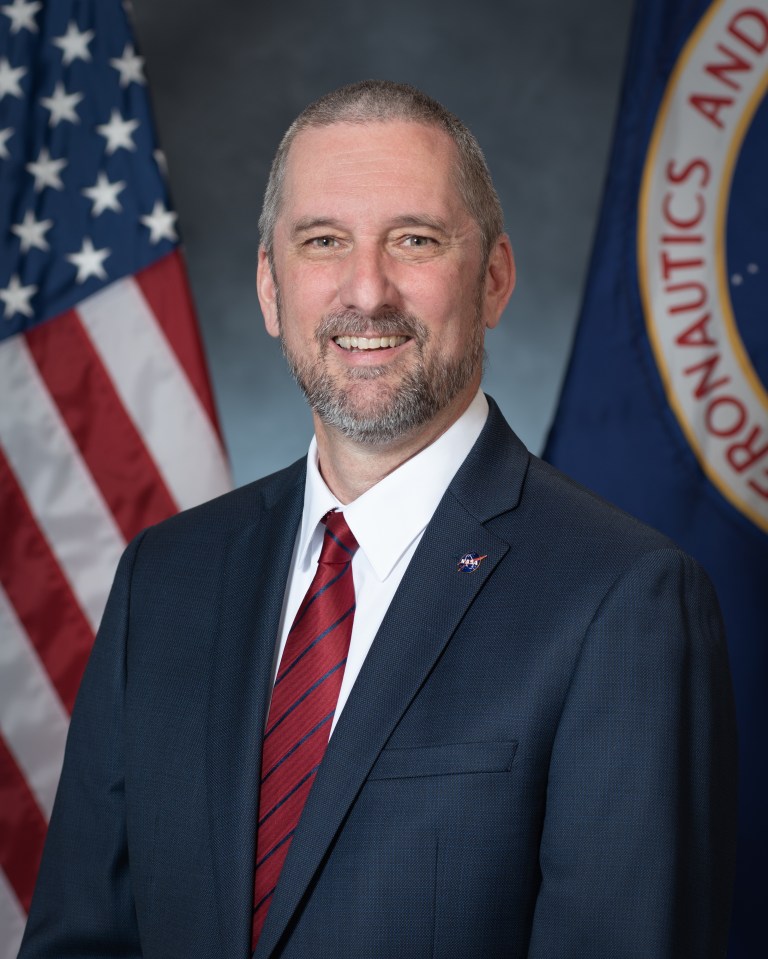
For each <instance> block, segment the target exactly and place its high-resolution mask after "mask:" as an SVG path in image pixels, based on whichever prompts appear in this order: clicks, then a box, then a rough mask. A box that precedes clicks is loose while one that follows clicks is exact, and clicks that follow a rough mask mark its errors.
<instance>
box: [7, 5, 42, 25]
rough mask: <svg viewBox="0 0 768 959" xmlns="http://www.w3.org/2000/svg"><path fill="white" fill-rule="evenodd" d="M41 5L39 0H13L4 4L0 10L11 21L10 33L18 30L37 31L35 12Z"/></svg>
mask: <svg viewBox="0 0 768 959" xmlns="http://www.w3.org/2000/svg"><path fill="white" fill-rule="evenodd" d="M41 7H42V3H41V2H40V0H13V3H8V4H4V5H3V6H2V7H0V10H1V11H2V12H3V13H4V14H5V15H6V17H8V18H9V19H10V21H11V33H18V32H19V30H29V32H30V33H37V23H36V22H35V14H36V13H37V11H38V10H39V9H40V8H41Z"/></svg>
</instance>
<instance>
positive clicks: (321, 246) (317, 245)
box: [307, 236, 339, 250]
mask: <svg viewBox="0 0 768 959" xmlns="http://www.w3.org/2000/svg"><path fill="white" fill-rule="evenodd" d="M338 245H339V241H338V239H337V238H336V237H335V236H313V237H312V238H311V239H309V240H307V246H310V247H312V248H313V249H315V250H332V249H334V247H337V246H338Z"/></svg>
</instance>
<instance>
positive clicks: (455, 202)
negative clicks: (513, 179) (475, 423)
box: [258, 81, 514, 445]
mask: <svg viewBox="0 0 768 959" xmlns="http://www.w3.org/2000/svg"><path fill="white" fill-rule="evenodd" d="M467 158H469V159H467ZM261 222H262V246H261V249H260V253H259V278H258V289H259V297H260V300H261V304H262V309H263V311H264V317H265V321H266V325H267V329H268V331H269V332H270V333H271V334H272V335H274V336H280V339H281V342H282V345H283V350H284V352H285V355H286V357H287V358H288V362H289V365H290V367H291V371H292V373H293V374H294V376H295V377H296V379H297V381H298V382H299V385H300V386H301V387H302V389H303V390H304V392H305V394H306V396H307V398H308V400H309V402H310V405H311V406H312V409H313V412H314V414H315V421H316V430H318V433H319V432H320V431H323V430H330V431H333V432H334V433H338V434H341V435H344V436H346V437H348V438H350V439H352V440H353V441H356V442H359V443H363V444H368V445H383V444H389V443H392V442H396V441H398V440H399V439H401V438H403V437H409V436H411V437H417V438H418V437H419V436H423V437H424V438H425V441H426V442H429V441H430V439H429V436H430V434H431V435H432V438H434V435H437V434H436V429H437V430H442V429H445V428H447V426H448V425H450V423H451V422H453V420H454V419H456V417H457V416H458V415H460V413H461V412H462V410H463V409H464V408H465V407H466V405H467V404H468V403H469V401H470V400H471V398H472V396H473V395H474V393H475V391H476V390H477V388H478V386H479V383H480V377H481V374H482V355H483V337H484V329H485V328H486V327H490V326H495V325H496V323H497V322H498V319H499V317H500V314H501V310H502V309H503V307H504V305H505V303H506V301H507V299H508V297H509V294H510V293H511V290H512V285H513V282H514V266H513V262H512V256H511V250H510V248H509V241H508V240H507V238H506V237H505V236H503V234H502V233H501V229H502V223H501V213H500V208H499V205H498V199H497V198H496V194H495V191H494V190H493V186H492V185H491V182H490V177H489V175H488V171H487V169H486V167H485V162H484V160H483V158H482V154H481V153H480V150H479V147H478V146H477V144H476V142H475V141H474V138H472V137H471V134H469V132H468V131H467V130H466V128H464V127H463V125H462V124H460V122H459V121H458V120H456V119H455V118H453V117H452V116H451V115H450V114H448V113H447V111H445V110H443V108H442V107H440V106H439V105H438V104H436V103H435V102H434V101H432V100H430V99H429V98H427V97H425V96H424V95H423V94H421V93H419V92H418V91H416V90H413V89H412V88H410V87H402V86H399V85H395V84H388V83H383V82H379V81H375V82H374V81H368V82H366V83H363V84H356V85H355V86H353V87H351V88H344V89H343V90H341V91H337V92H336V93H335V94H330V95H329V96H327V97H324V98H323V99H322V100H321V101H318V103H317V104H314V105H312V106H310V107H309V108H308V109H307V110H306V111H305V112H304V113H303V114H302V115H301V117H299V119H298V120H297V121H296V122H295V123H294V124H293V126H292V127H291V128H290V130H289V131H288V133H287V134H286V137H285V138H284V140H283V143H282V144H281V147H280V151H279V152H278V155H277V157H276V159H275V164H274V167H273V171H272V176H271V178H270V185H269V187H268V189H267V195H266V197H265V203H264V212H263V213H262V221H261Z"/></svg>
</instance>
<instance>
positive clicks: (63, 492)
mask: <svg viewBox="0 0 768 959" xmlns="http://www.w3.org/2000/svg"><path fill="white" fill-rule="evenodd" d="M0 383H2V384H3V385H4V386H5V388H6V390H7V394H8V395H10V396H13V398H14V402H13V405H12V407H11V404H7V403H4V404H0V446H2V447H3V449H4V450H5V454H6V457H7V458H8V461H9V463H10V466H11V468H12V470H13V472H14V473H15V474H16V476H17V478H18V480H19V483H20V484H21V486H22V487H23V489H24V494H25V497H26V499H27V502H28V503H29V507H30V509H31V511H32V513H33V515H34V517H35V519H36V521H37V522H38V524H39V525H40V528H41V531H42V532H43V534H44V535H45V537H46V539H47V540H48V542H49V543H50V545H51V549H52V550H53V553H54V555H55V557H56V559H57V561H58V563H59V564H60V566H61V567H62V569H63V571H64V574H65V576H66V578H67V579H68V581H69V582H70V584H71V586H72V589H73V591H74V593H75V596H76V597H77V600H78V602H79V604H80V606H81V607H82V609H83V612H84V613H85V615H86V617H87V618H88V621H89V623H90V624H91V627H92V629H93V630H94V631H95V630H96V628H97V626H98V624H99V620H100V619H101V614H102V613H103V611H104V606H105V605H106V600H107V595H108V593H109V588H110V586H111V583H112V576H113V574H114V570H115V569H117V564H118V561H119V559H120V555H121V553H122V551H123V549H124V547H125V540H124V539H123V537H122V535H121V534H120V530H119V529H118V528H117V525H116V523H115V521H114V518H113V517H112V514H111V513H110V512H109V510H108V509H107V507H106V504H105V503H104V500H103V499H102V497H101V494H100V493H99V491H98V489H97V487H96V485H95V484H94V482H93V479H92V478H91V475H90V473H89V472H88V470H87V469H86V467H85V465H84V464H83V461H82V458H81V456H80V453H79V452H78V450H77V447H76V446H75V444H74V441H73V440H72V437H71V436H70V434H69V431H68V430H67V428H66V426H65V425H64V423H63V422H62V419H61V416H60V414H59V411H58V409H57V408H56V405H55V404H54V402H53V400H52V399H51V397H50V394H49V393H48V391H47V390H46V388H45V385H44V383H43V382H42V379H41V377H40V373H39V371H38V369H37V366H36V365H35V363H34V361H33V360H32V357H31V356H30V354H29V349H28V347H27V345H26V342H25V340H24V338H23V337H18V336H17V337H13V338H11V339H8V340H5V342H3V343H0ZM77 529H80V530H88V536H87V537H83V536H73V535H72V530H77Z"/></svg>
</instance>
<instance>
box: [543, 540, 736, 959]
mask: <svg viewBox="0 0 768 959" xmlns="http://www.w3.org/2000/svg"><path fill="white" fill-rule="evenodd" d="M735 835H736V731H735V718H734V709H733V701H732V693H731V685H730V677H729V669H728V660H727V653H726V647H725V637H724V633H723V628H722V622H721V618H720V614H719V611H718V606H717V601H716V599H715V596H714V591H713V589H712V587H711V585H710V583H709V580H708V579H707V577H706V576H705V574H704V573H703V572H702V571H701V569H700V568H699V567H698V566H697V565H696V563H695V562H694V561H693V560H691V559H690V558H689V557H687V556H685V555H684V554H682V553H679V552H677V551H676V550H674V549H663V550H659V551H656V552H654V553H651V554H648V555H646V556H644V557H643V558H642V559H641V560H640V561H639V562H637V563H635V565H634V566H633V567H632V568H631V569H630V570H629V571H628V572H627V573H625V574H624V575H623V576H622V577H621V578H620V579H619V580H618V581H617V582H616V583H615V584H614V586H613V587H612V589H611V590H610V592H609V593H608V594H607V595H606V597H605V598H604V600H603V602H602V604H601V606H600V608H599V609H598V611H597V613H596V615H595V617H594V619H593V621H592V623H591V625H590V627H589V630H588V632H587V634H586V636H585V639H584V644H583V647H582V651H581V654H580V658H579V661H578V664H577V667H576V669H575V672H574V674H573V677H572V682H571V686H570V689H569V692H568V696H567V699H566V702H565V705H564V709H563V713H562V716H561V719H560V723H559V726H558V731H557V735H556V739H555V744H554V749H553V753H552V760H551V767H550V770H549V780H548V786H547V806H546V815H545V822H544V828H543V834H542V839H541V847H540V865H541V875H542V881H541V886H540V890H539V895H538V899H537V903H536V909H535V917H534V925H533V931H532V938H531V942H530V950H529V959H553V957H555V956H556V957H557V959H584V957H585V956H589V957H590V959H688V957H689V959H723V957H724V956H725V952H726V941H727V933H728V921H729V913H730V901H731V887H732V882H733V870H734V858H735V844H736V838H735Z"/></svg>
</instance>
